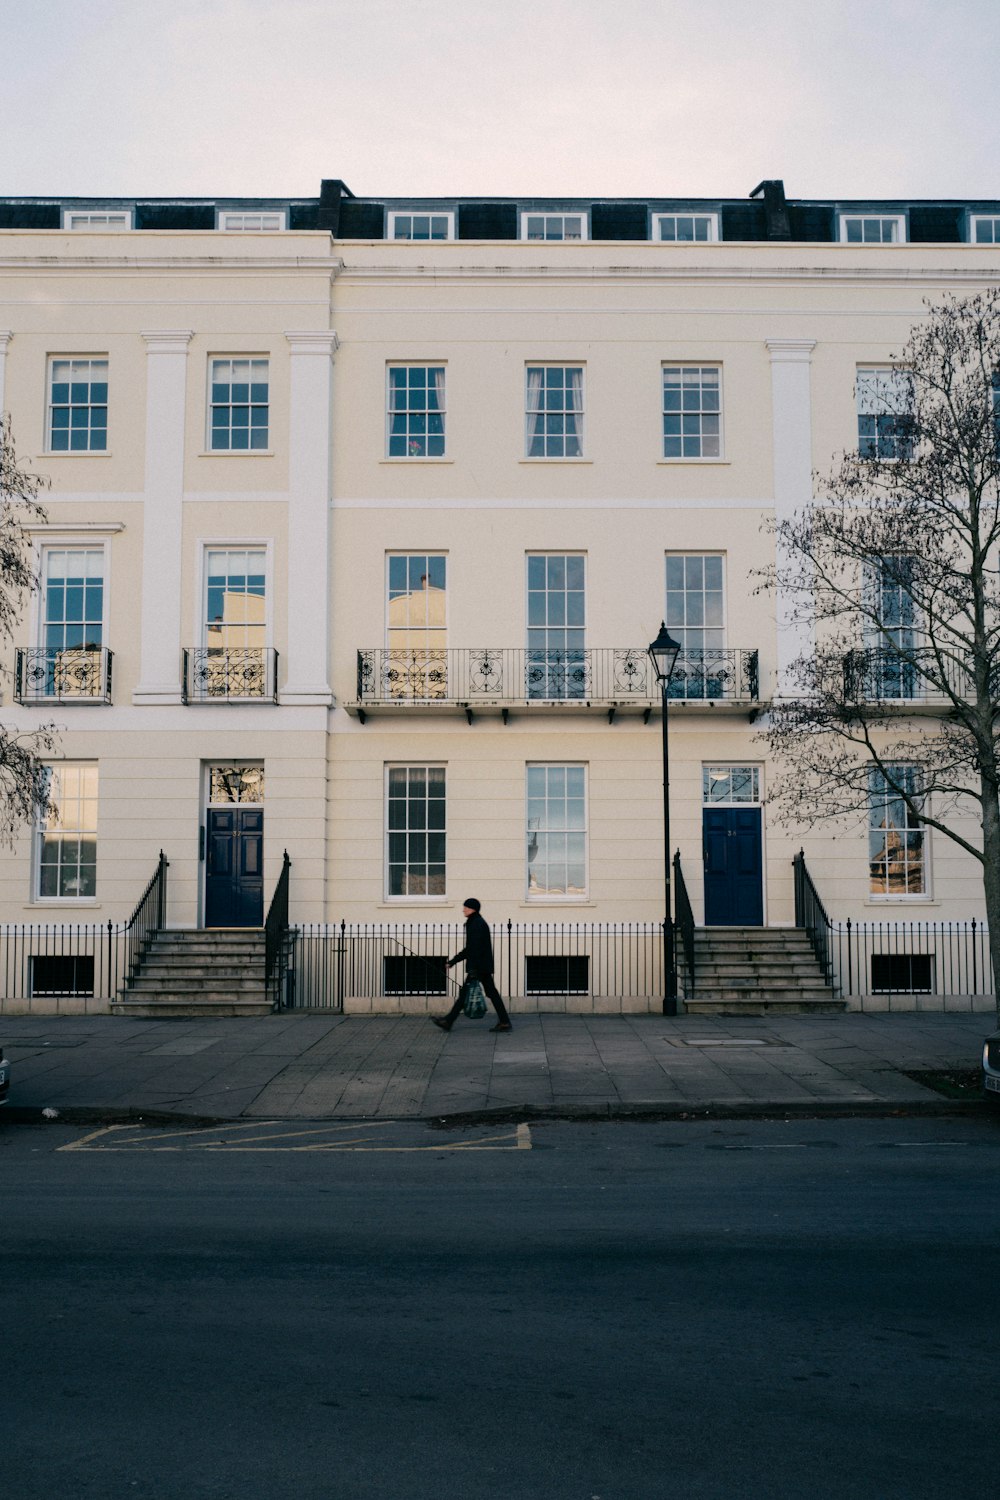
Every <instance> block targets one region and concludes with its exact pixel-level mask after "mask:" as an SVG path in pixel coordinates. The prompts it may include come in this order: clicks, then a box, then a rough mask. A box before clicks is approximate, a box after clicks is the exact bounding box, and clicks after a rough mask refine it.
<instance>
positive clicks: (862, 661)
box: [844, 646, 974, 705]
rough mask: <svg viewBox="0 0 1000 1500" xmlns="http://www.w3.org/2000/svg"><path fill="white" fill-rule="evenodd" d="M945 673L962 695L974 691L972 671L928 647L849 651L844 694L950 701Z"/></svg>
mask: <svg viewBox="0 0 1000 1500" xmlns="http://www.w3.org/2000/svg"><path fill="white" fill-rule="evenodd" d="M928 673H930V674H931V677H930V679H929V678H928V675H927V674H928ZM942 675H943V680H944V682H945V683H947V684H948V685H949V686H950V687H951V688H952V689H953V690H954V691H955V692H956V693H957V694H958V695H959V696H960V697H962V698H966V697H968V696H969V695H970V694H971V693H972V692H973V691H974V689H973V682H972V676H971V673H969V672H967V671H966V670H965V669H964V668H963V667H962V666H961V664H960V663H958V662H954V661H946V660H939V659H938V657H937V656H936V655H935V654H934V653H933V652H932V651H931V650H930V649H929V648H928V647H920V646H915V647H913V648H911V649H909V650H904V649H902V648H901V649H900V650H899V651H893V650H890V649H887V648H884V647H873V648H871V649H867V650H858V651H848V652H847V654H846V656H845V657H844V696H845V698H846V699H847V701H848V702H854V703H878V702H881V703H926V704H931V705H933V704H943V703H946V702H948V701H949V700H948V697H947V694H946V693H945V692H944V690H943V687H942V685H941V684H942Z"/></svg>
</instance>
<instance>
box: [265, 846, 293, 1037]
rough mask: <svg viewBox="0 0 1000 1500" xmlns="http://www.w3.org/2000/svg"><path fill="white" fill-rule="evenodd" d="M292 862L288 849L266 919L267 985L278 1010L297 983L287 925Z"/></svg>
mask: <svg viewBox="0 0 1000 1500" xmlns="http://www.w3.org/2000/svg"><path fill="white" fill-rule="evenodd" d="M291 868H292V862H291V860H290V859H289V858H288V850H287V849H286V850H285V851H284V854H283V855H282V859H281V874H280V875H279V876H278V883H277V885H276V886H275V888H274V895H273V896H272V897H271V904H270V906H269V907H268V909H267V916H266V917H265V919H264V984H265V987H266V990H267V997H268V999H269V1000H270V1002H271V1004H272V1005H273V1006H274V1008H275V1009H276V1010H277V1009H278V1008H279V1007H282V1006H285V1005H288V1004H289V998H288V990H289V987H290V986H292V985H293V984H294V978H293V977H290V976H294V969H293V968H292V966H291V962H290V960H291V939H290V936H289V932H290V929H289V926H288V885H289V877H290V872H291Z"/></svg>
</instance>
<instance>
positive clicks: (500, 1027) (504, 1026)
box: [490, 1021, 514, 1031]
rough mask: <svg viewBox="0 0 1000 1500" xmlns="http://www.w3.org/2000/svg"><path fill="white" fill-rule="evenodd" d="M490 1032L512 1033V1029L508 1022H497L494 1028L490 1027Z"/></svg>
mask: <svg viewBox="0 0 1000 1500" xmlns="http://www.w3.org/2000/svg"><path fill="white" fill-rule="evenodd" d="M490 1030H491V1031H513V1030H514V1028H513V1026H512V1025H511V1024H510V1022H509V1021H498V1022H497V1024H496V1025H495V1026H491V1027H490Z"/></svg>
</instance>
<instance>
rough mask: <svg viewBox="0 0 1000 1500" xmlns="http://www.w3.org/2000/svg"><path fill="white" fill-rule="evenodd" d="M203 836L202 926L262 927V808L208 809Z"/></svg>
mask: <svg viewBox="0 0 1000 1500" xmlns="http://www.w3.org/2000/svg"><path fill="white" fill-rule="evenodd" d="M206 832H207V839H206V850H205V855H206V870H205V926H206V927H261V926H263V923H264V874H263V854H264V810H263V808H260V807H239V806H236V807H210V808H209V809H208V827H207V830H206Z"/></svg>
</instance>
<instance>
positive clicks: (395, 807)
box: [385, 766, 447, 897]
mask: <svg viewBox="0 0 1000 1500" xmlns="http://www.w3.org/2000/svg"><path fill="white" fill-rule="evenodd" d="M385 829H386V832H385V840H386V844H385V848H386V853H385V868H386V895H387V896H390V897H392V896H443V895H444V894H445V849H446V838H447V832H446V823H445V768H444V766H389V767H388V768H387V775H386V799H385Z"/></svg>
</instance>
